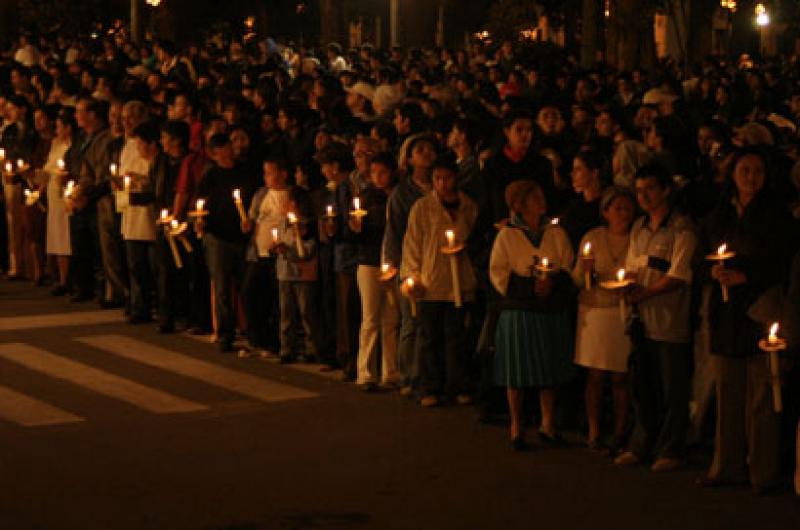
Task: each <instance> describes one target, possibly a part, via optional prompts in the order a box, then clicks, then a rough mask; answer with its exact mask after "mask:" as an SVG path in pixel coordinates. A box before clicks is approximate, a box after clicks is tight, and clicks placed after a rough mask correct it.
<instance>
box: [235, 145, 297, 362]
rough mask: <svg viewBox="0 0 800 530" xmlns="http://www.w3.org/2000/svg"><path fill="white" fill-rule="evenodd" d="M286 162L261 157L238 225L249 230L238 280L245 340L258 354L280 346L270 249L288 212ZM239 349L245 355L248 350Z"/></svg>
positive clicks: (271, 352) (274, 352)
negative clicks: (258, 182) (256, 182)
mask: <svg viewBox="0 0 800 530" xmlns="http://www.w3.org/2000/svg"><path fill="white" fill-rule="evenodd" d="M288 164H289V162H288V161H287V160H286V159H283V158H269V159H267V160H265V161H264V164H263V168H264V186H263V187H261V188H259V190H258V191H256V193H255V195H254V196H253V201H252V202H251V203H250V211H249V213H248V218H247V222H246V223H243V226H242V230H243V231H244V232H246V233H251V234H252V237H251V239H250V245H249V247H248V249H247V260H248V261H247V271H246V272H245V276H244V283H243V284H242V302H243V304H244V309H245V316H246V318H247V323H248V326H247V340H248V343H249V344H250V348H251V349H253V350H256V351H257V352H258V353H259V355H261V356H262V357H268V356H272V355H277V354H278V351H279V350H280V342H279V338H278V329H279V324H280V307H279V296H278V292H279V291H278V277H277V272H276V265H277V264H276V258H277V254H276V253H274V252H272V249H273V246H274V244H275V243H276V242H277V241H279V240H280V237H281V236H280V234H281V226H282V225H283V222H284V220H285V219H286V214H287V213H288V212H289V197H290V194H291V190H292V187H291V186H289V169H290V168H289V166H288ZM276 231H277V232H276ZM239 353H240V356H242V357H247V356H248V355H249V354H250V350H247V349H245V350H241V351H240V352H239Z"/></svg>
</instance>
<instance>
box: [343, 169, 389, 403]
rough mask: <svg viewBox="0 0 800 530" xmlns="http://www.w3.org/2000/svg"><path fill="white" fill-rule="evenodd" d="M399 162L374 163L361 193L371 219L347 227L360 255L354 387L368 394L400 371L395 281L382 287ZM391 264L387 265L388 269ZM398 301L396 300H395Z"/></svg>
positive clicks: (358, 219)
mask: <svg viewBox="0 0 800 530" xmlns="http://www.w3.org/2000/svg"><path fill="white" fill-rule="evenodd" d="M396 171H397V161H396V160H395V158H394V157H393V156H392V154H391V153H379V154H378V155H376V156H375V157H374V158H373V160H372V163H371V164H370V177H371V180H372V182H371V183H370V185H369V186H368V187H367V188H366V189H364V191H363V192H362V193H361V205H360V206H361V208H363V209H364V210H365V211H366V212H367V215H365V216H363V217H358V216H351V217H350V220H349V222H348V226H347V236H346V237H348V239H350V240H352V241H354V242H355V243H356V245H357V252H358V271H357V273H356V276H357V279H358V291H359V293H360V295H361V331H360V335H359V350H358V361H357V377H356V384H357V385H359V386H360V387H361V388H362V389H364V390H366V391H370V390H374V389H375V388H376V385H377V384H378V383H379V382H380V384H381V385H382V386H384V387H393V386H394V385H396V384H397V383H398V382H399V374H398V372H397V332H398V327H399V324H400V311H399V309H398V307H397V304H396V303H395V304H392V303H390V302H389V297H390V296H392V295H391V294H390V292H392V293H393V292H394V291H396V287H395V282H394V281H390V282H389V285H388V286H382V285H381V281H380V276H381V274H382V271H381V265H382V262H381V244H382V243H383V234H384V229H385V226H386V204H387V202H388V199H389V195H390V194H391V192H392V189H393V188H394V186H395V183H396V179H397V176H396ZM387 265H388V264H387ZM396 299H397V296H395V300H396ZM379 338H380V351H381V374H380V381H379V378H378V373H377V364H378V363H377V361H378V359H377V357H376V354H377V352H378V347H379V343H378V339H379Z"/></svg>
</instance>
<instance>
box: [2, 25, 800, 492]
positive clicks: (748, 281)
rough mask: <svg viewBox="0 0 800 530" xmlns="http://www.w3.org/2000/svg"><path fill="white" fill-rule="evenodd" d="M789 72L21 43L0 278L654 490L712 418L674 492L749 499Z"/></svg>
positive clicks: (715, 65) (795, 304)
mask: <svg viewBox="0 0 800 530" xmlns="http://www.w3.org/2000/svg"><path fill="white" fill-rule="evenodd" d="M798 58H799V57H798V56H797V55H786V56H780V57H775V58H772V59H769V60H766V61H762V62H756V61H754V60H753V59H751V58H749V57H746V56H744V57H742V58H740V59H739V60H737V61H728V60H724V59H721V58H709V59H708V60H706V61H704V62H702V63H701V64H698V65H695V66H693V67H684V65H679V64H677V63H674V62H670V61H665V62H662V63H660V64H659V65H658V67H657V68H655V69H651V70H650V71H645V70H635V71H632V72H620V71H616V70H615V69H613V68H611V67H609V66H608V65H602V64H600V65H598V66H597V67H596V68H594V69H591V70H582V69H580V68H579V67H578V66H577V65H576V63H575V61H574V60H571V57H569V56H565V57H564V60H562V61H556V62H553V61H544V60H540V57H539V56H538V55H537V54H536V53H530V52H529V51H526V50H525V49H522V48H518V47H517V46H516V45H515V44H513V43H511V42H503V43H502V44H500V45H499V46H493V45H490V44H487V43H480V42H478V43H475V44H474V45H471V46H469V47H467V48H465V49H460V50H450V49H425V50H417V49H414V50H404V49H402V48H392V49H391V50H388V51H386V50H380V49H375V48H374V47H372V46H369V45H364V46H361V47H360V48H358V49H351V50H346V51H345V50H343V49H342V47H341V46H340V45H339V44H336V43H331V44H329V45H327V46H326V47H325V48H322V49H311V48H305V47H298V46H293V45H291V44H288V45H284V44H278V43H276V42H275V41H273V40H271V39H265V40H259V39H258V38H252V35H250V36H248V38H247V39H242V38H238V37H230V38H228V39H224V38H222V37H220V36H219V35H215V36H213V37H212V38H209V39H208V40H207V41H206V42H203V43H195V44H187V45H186V46H184V47H181V48H178V47H177V46H176V45H175V44H174V43H171V42H167V41H160V42H154V43H149V42H148V43H145V44H141V45H136V44H133V43H132V42H131V41H130V40H129V39H128V38H127V36H126V33H125V31H124V29H122V30H118V31H116V32H110V33H109V34H108V35H104V36H101V37H100V38H91V37H74V38H73V37H68V36H64V35H57V36H47V35H45V36H33V35H30V34H23V35H22V36H20V37H19V40H18V42H17V43H16V44H15V46H14V47H13V49H8V50H6V52H5V53H4V55H3V57H2V62H1V63H0V86H1V87H2V92H1V93H0V117H1V118H2V125H0V130H1V131H2V132H1V133H0V147H2V149H3V151H2V153H0V155H2V158H3V167H2V175H3V184H4V186H3V187H4V198H3V202H2V207H3V209H4V210H5V211H4V215H2V216H0V217H2V223H3V224H4V226H3V227H2V230H0V233H2V236H0V249H1V250H0V252H2V255H1V256H0V267H1V268H2V269H4V270H5V276H6V278H7V279H8V280H28V281H32V282H33V283H34V284H35V285H37V286H41V285H44V284H45V283H48V284H50V285H51V287H50V288H51V293H52V295H53V296H70V297H71V300H72V301H73V302H75V303H89V302H91V301H95V302H96V303H99V304H100V306H102V307H104V308H109V309H114V308H119V309H120V310H122V311H124V312H125V314H126V316H127V318H128V322H130V324H134V325H143V324H146V323H149V322H154V323H155V324H157V327H158V331H159V332H161V333H172V332H175V331H176V329H181V330H186V331H188V332H189V333H193V334H208V335H211V336H212V337H213V338H214V340H215V341H216V342H217V343H218V345H219V349H220V350H221V351H222V352H232V353H233V354H235V355H238V356H239V357H242V358H247V357H263V358H274V359H276V360H278V361H280V362H284V363H289V362H315V363H319V364H320V365H321V366H322V368H321V369H322V370H327V371H332V370H341V372H342V379H343V380H344V381H345V382H353V383H355V384H356V385H358V387H359V388H362V389H363V390H365V391H377V390H383V391H397V392H399V393H400V394H402V395H404V396H408V397H409V398H410V399H415V400H418V402H419V403H420V404H421V405H422V406H426V407H431V406H436V405H440V404H446V403H451V404H455V405H468V404H470V403H473V402H476V404H477V407H478V410H479V411H480V414H481V418H482V419H484V420H486V419H490V418H491V417H493V416H498V415H503V414H505V413H506V412H507V413H508V417H509V418H510V433H509V437H510V440H511V444H512V446H513V448H514V449H515V450H525V449H527V448H529V442H528V438H527V437H526V435H525V430H526V428H528V427H530V426H531V425H535V426H536V427H535V428H536V430H537V432H536V441H537V447H542V446H559V445H563V444H564V443H565V442H564V439H563V437H562V435H561V434H560V433H561V432H563V431H564V430H565V429H576V430H583V432H584V433H585V435H586V438H585V440H586V446H587V448H588V449H589V450H592V451H596V452H598V453H601V454H605V455H608V456H610V457H612V458H613V459H614V460H613V461H614V463H615V464H617V465H620V466H625V465H638V464H647V465H648V466H650V468H651V469H652V471H654V472H665V471H671V470H675V469H678V468H680V467H682V466H683V465H684V464H685V462H686V455H687V447H690V446H691V445H693V444H697V443H702V442H703V441H704V440H706V439H710V438H711V436H710V435H709V430H708V429H707V426H708V424H709V422H710V421H712V420H711V419H712V418H715V421H716V427H715V428H714V429H713V431H714V433H715V434H714V435H713V438H714V455H713V461H712V463H711V465H710V467H709V469H708V471H707V473H705V474H704V475H703V476H702V477H701V478H700V479H699V480H698V482H699V483H700V484H701V485H703V486H709V487H710V486H719V485H727V484H747V483H749V484H750V485H751V486H752V487H753V488H754V489H755V490H756V491H757V492H769V491H774V490H775V489H776V488H780V487H781V486H782V484H783V481H784V479H785V478H786V477H788V476H789V474H790V472H789V469H790V468H791V467H792V466H793V464H794V436H795V430H796V428H797V427H796V426H795V425H796V422H797V415H798V392H800V384H799V383H800V381H799V380H798V373H799V372H798V369H797V367H796V366H794V365H793V363H792V362H791V361H792V355H793V353H794V352H795V351H796V347H797V344H798V342H797V341H798V339H800V253H798V250H799V249H800V245H799V243H800V237H798V236H800V231H798V219H800V200H799V199H800V162H798V160H800V149H799V148H800V134H798V126H800V64H798ZM554 64H555V65H557V66H553V65H554ZM772 322H779V324H780V328H779V332H778V335H779V336H780V337H781V338H783V339H786V340H787V342H788V348H786V349H785V350H784V351H782V352H781V358H780V366H779V368H780V370H779V373H776V371H775V370H771V369H770V364H769V362H768V360H767V359H768V358H769V357H768V356H767V355H766V354H765V353H764V351H762V349H761V348H760V347H759V342H760V341H761V340H762V339H765V338H766V337H767V334H768V328H769V327H770V325H771V324H772ZM237 334H244V335H245V336H246V342H247V345H246V346H242V347H236V346H235V345H236V344H237V342H236V339H237ZM778 340H781V339H778ZM762 345H763V343H762ZM777 377H779V378H780V382H781V384H782V386H781V387H778V388H781V389H782V393H783V395H782V397H783V412H782V413H779V412H776V410H775V407H774V403H773V400H774V396H773V393H774V392H775V390H774V389H775V388H776V385H775V384H774V383H775V382H776V378H777ZM498 389H502V390H500V391H498ZM531 398H533V399H531ZM607 404H608V405H610V407H608V406H606V407H604V405H607ZM604 409H605V410H604ZM798 488H800V484H798Z"/></svg>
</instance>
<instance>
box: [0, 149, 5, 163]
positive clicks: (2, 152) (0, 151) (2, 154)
mask: <svg viewBox="0 0 800 530" xmlns="http://www.w3.org/2000/svg"><path fill="white" fill-rule="evenodd" d="M5 159H6V150H5V149H2V148H0V160H5Z"/></svg>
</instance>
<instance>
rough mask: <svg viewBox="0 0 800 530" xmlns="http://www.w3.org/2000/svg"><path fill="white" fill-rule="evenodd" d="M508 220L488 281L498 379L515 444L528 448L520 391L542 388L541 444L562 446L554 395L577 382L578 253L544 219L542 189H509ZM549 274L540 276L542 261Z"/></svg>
mask: <svg viewBox="0 0 800 530" xmlns="http://www.w3.org/2000/svg"><path fill="white" fill-rule="evenodd" d="M506 201H507V204H508V208H509V212H510V213H511V219H510V222H509V224H508V225H507V226H506V227H504V228H503V229H501V230H500V233H499V234H498V235H497V238H496V239H495V242H494V246H493V248H492V255H491V260H490V264H489V279H490V280H491V282H492V286H493V287H494V288H495V289H496V290H497V292H498V293H499V294H500V296H501V297H502V298H501V300H499V301H498V309H499V311H500V314H499V317H498V321H497V327H496V331H495V347H496V353H495V363H494V378H495V383H496V384H497V385H498V386H502V387H505V388H506V396H507V399H508V405H509V410H510V413H511V433H510V434H511V443H512V447H513V448H514V449H515V450H524V449H526V448H527V443H526V442H525V437H524V433H523V432H522V423H523V422H522V392H523V390H524V389H526V388H530V387H537V388H538V389H539V401H540V405H541V413H542V420H541V425H540V427H539V439H540V440H541V441H542V442H543V443H545V444H549V445H555V444H558V443H560V441H561V438H560V436H559V435H558V433H557V431H556V423H555V414H554V413H555V391H556V388H558V386H559V385H561V384H563V383H565V382H566V381H568V380H569V379H570V378H571V377H572V373H573V370H572V362H571V361H572V352H573V338H574V332H573V329H572V322H571V315H572V313H571V311H570V308H571V306H572V303H573V302H572V300H573V292H574V286H573V285H572V278H571V277H570V276H569V272H568V270H569V269H568V267H570V266H571V265H572V262H573V259H574V254H573V251H572V244H571V243H570V241H569V238H568V237H567V234H566V232H565V231H564V229H563V228H561V227H560V226H559V225H557V224H552V223H550V222H549V220H548V219H547V218H546V217H545V212H546V211H547V202H546V200H545V196H544V192H543V191H542V188H541V186H539V185H538V184H537V183H535V182H532V181H514V182H512V183H511V184H510V185H509V186H508V188H507V190H506ZM545 258H546V259H547V260H548V263H549V264H550V272H549V273H544V272H539V271H536V270H535V269H534V268H533V267H532V265H533V263H532V260H533V261H538V262H539V263H540V264H541V263H542V262H543V261H544V259H545Z"/></svg>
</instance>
